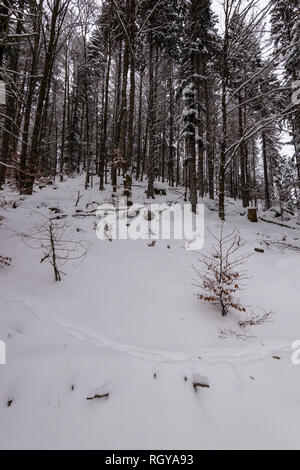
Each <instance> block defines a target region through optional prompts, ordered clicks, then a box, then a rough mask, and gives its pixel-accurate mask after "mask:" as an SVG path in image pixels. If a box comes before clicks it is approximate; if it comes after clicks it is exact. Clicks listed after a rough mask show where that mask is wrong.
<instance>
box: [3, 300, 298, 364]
mask: <svg viewBox="0 0 300 470" xmlns="http://www.w3.org/2000/svg"><path fill="white" fill-rule="evenodd" d="M0 300H3V301H6V302H19V303H23V304H24V305H25V306H26V307H27V309H28V310H30V312H31V313H32V315H33V316H34V317H35V318H36V319H38V320H39V322H41V323H43V324H44V325H47V326H49V327H52V328H56V329H58V330H60V331H62V332H64V333H66V334H67V335H69V336H71V337H73V338H75V339H77V340H79V341H83V342H86V343H90V344H93V345H96V346H98V347H101V348H104V349H109V350H112V351H114V352H120V353H125V354H128V355H129V356H132V357H134V358H137V359H140V360H142V361H148V362H185V361H198V362H199V360H201V362H202V363H208V364H216V363H228V362H229V363H237V362H242V363H250V362H255V361H260V360H263V359H266V358H268V357H271V356H272V355H274V354H275V353H277V354H278V353H280V354H290V353H291V343H292V341H291V340H280V339H272V340H270V339H263V338H261V339H260V340H257V341H255V342H251V344H247V345H245V344H244V345H243V346H235V347H227V348H226V347H224V348H222V347H219V348H205V349H204V348H199V349H197V350H194V351H167V350H162V349H153V348H147V347H141V346H138V345H132V344H126V343H120V342H118V341H115V340H114V339H112V338H109V337H106V336H104V335H102V334H100V333H96V334H95V333H94V332H92V331H90V330H88V329H81V328H78V327H76V326H72V325H69V324H67V323H65V322H63V321H60V320H59V321H58V320H49V317H50V316H53V315H54V312H52V311H51V312H50V311H47V308H45V306H42V307H40V306H36V305H34V304H33V303H32V299H28V298H26V299H24V298H23V299H20V298H4V297H0ZM41 311H44V312H45V317H46V318H44V316H43V317H42V316H41V315H40V314H39V313H38V312H41ZM55 316H56V318H58V317H59V315H58V314H57V313H56V314H55Z"/></svg>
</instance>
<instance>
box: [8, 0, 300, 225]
mask: <svg viewBox="0 0 300 470" xmlns="http://www.w3.org/2000/svg"><path fill="white" fill-rule="evenodd" d="M222 10H223V11H222V15H221V17H220V18H219V17H218V15H216V13H215V11H214V9H213V6H212V2H211V1H210V0H201V1H199V0H194V1H193V0H188V1H185V2H182V1H178V0H159V1H157V0H141V1H137V0H122V1H121V0H119V1H118V0H107V1H106V0H103V1H102V2H97V1H93V0H89V1H86V0H76V1H73V0H66V1H63V0H55V1H48V2H46V1H44V0H41V1H39V2H37V1H26V0H22V1H9V0H5V1H3V3H2V6H1V13H0V15H1V16H0V31H1V43H0V79H1V81H2V82H4V84H5V85H6V87H5V90H6V94H5V100H3V104H2V105H1V107H0V110H1V111H0V112H1V115H0V117H1V121H0V126H1V141H0V145H1V147H0V148H1V152H0V185H3V184H4V183H5V181H7V180H8V181H14V182H15V184H17V186H18V188H19V191H20V193H21V194H31V193H32V191H33V187H34V184H35V183H36V182H39V181H40V180H41V178H48V180H49V181H52V180H54V179H55V178H59V179H60V180H61V181H62V180H63V178H64V176H65V175H69V176H70V175H73V174H78V173H82V172H84V173H85V175H86V177H85V187H86V188H87V187H88V186H89V185H90V184H91V182H93V184H98V186H99V190H100V191H101V190H103V189H104V187H105V186H107V185H108V184H109V185H111V188H112V191H116V188H117V185H118V184H121V185H124V189H125V190H128V191H129V192H130V190H131V184H132V181H133V180H135V181H143V180H146V181H147V196H148V198H155V182H156V181H160V182H163V183H164V182H165V181H166V182H168V184H169V185H170V186H171V187H174V186H175V187H178V186H180V187H184V188H185V199H186V200H189V201H191V203H192V207H193V210H194V211H195V207H196V204H197V201H198V199H199V198H200V199H201V198H203V196H206V195H208V196H209V198H210V199H212V200H213V199H214V198H217V200H218V210H219V217H220V218H221V219H222V220H224V219H225V207H224V198H225V196H229V197H232V198H234V199H240V200H242V201H243V206H244V207H248V206H249V205H252V206H254V207H255V206H256V205H257V201H258V200H261V201H263V204H264V207H265V208H266V209H269V208H270V207H271V206H272V204H274V203H277V204H279V205H280V207H281V208H283V209H285V210H287V211H292V212H295V211H296V210H297V209H298V210H299V200H300V111H299V96H298V95H297V91H298V89H299V81H298V82H297V80H298V79H299V67H300V63H299V62H300V61H299V50H300V48H299V45H300V32H299V28H300V26H299V21H300V15H299V3H298V1H297V0H290V1H289V2H286V1H284V0H271V1H269V2H265V3H264V4H262V3H261V2H258V1H257V0H251V1H247V2H242V1H238V0H226V1H225V2H224V5H223V9H222ZM283 136H284V138H283ZM288 144H289V151H286V150H287V146H288ZM291 146H292V148H293V150H292V151H290V148H291ZM93 176H98V178H99V181H97V182H96V179H95V178H93Z"/></svg>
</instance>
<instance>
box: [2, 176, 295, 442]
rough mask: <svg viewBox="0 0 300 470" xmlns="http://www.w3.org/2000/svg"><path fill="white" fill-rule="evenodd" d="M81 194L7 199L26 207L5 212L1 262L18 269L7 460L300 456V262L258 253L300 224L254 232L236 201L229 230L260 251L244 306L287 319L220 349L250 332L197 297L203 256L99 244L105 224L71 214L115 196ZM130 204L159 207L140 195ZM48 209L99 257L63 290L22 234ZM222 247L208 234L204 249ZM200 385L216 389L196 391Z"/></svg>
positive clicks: (177, 246) (64, 189)
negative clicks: (161, 454)
mask: <svg viewBox="0 0 300 470" xmlns="http://www.w3.org/2000/svg"><path fill="white" fill-rule="evenodd" d="M83 188H84V178H83V176H79V177H76V178H69V179H67V180H66V181H65V182H63V183H56V184H55V186H54V187H53V186H52V187H51V186H49V187H46V188H43V189H41V190H39V189H38V188H37V189H36V192H35V194H34V195H33V196H31V197H29V196H26V197H25V196H24V197H22V198H20V196H18V194H17V193H15V192H14V191H13V190H12V189H11V188H9V187H7V188H6V189H5V190H4V191H3V192H2V196H4V197H5V199H6V200H7V201H8V202H10V201H17V206H18V207H17V208H16V209H13V207H12V204H7V205H4V206H3V207H2V208H0V216H3V217H4V220H2V221H0V224H1V225H0V237H1V250H0V254H1V255H3V256H11V257H12V258H13V261H12V266H10V267H6V268H3V269H1V270H0V312H1V313H0V340H2V341H5V342H6V347H7V365H5V366H4V365H0V448H1V449H91V448H93V449H179V448H180V449H214V448H216V449H242V448H244V449H246V448H249V449H254V448H256V449H265V448H270V449H279V448H280V449H293V448H296V449H299V430H298V423H299V419H300V408H299V396H298V395H299V386H300V369H299V366H298V367H297V366H295V365H293V363H292V361H291V356H292V353H293V350H292V343H293V342H294V341H295V340H297V339H300V338H299V335H300V316H299V307H298V304H299V288H300V263H299V254H298V253H297V252H292V251H285V252H284V253H282V252H281V251H280V250H278V249H276V248H267V247H266V246H265V245H263V246H261V245H260V243H261V241H260V240H261V239H266V238H267V237H270V239H273V240H279V239H282V237H283V236H285V237H286V238H287V242H290V243H297V240H295V239H296V238H299V239H300V229H299V226H297V225H296V224H295V223H294V222H293V220H290V221H289V222H288V224H289V225H291V226H293V227H294V229H289V228H285V227H280V226H277V225H274V224H269V223H266V222H262V221H259V222H258V223H257V224H253V223H251V222H249V221H248V220H247V218H246V216H241V215H240V213H242V208H241V206H240V205H239V203H235V202H234V201H231V200H228V201H227V214H228V217H227V222H226V224H225V229H226V228H227V229H228V230H229V229H230V227H232V226H237V227H238V228H239V230H240V232H241V236H242V238H243V239H244V240H246V241H247V247H246V248H247V250H248V251H250V252H253V256H252V257H251V258H250V260H249V279H248V280H247V281H246V285H247V288H246V289H245V290H244V291H242V292H241V293H240V300H241V301H242V303H243V304H246V305H248V304H250V305H260V306H263V307H264V308H266V309H267V310H273V311H275V312H276V313H275V315H274V318H273V322H272V323H267V324H264V325H262V326H257V327H247V329H246V330H245V332H246V334H247V335H249V336H254V338H249V339H247V341H239V340H238V339H237V338H235V337H232V336H229V337H228V338H226V339H222V338H221V337H220V331H221V330H223V329H233V330H239V326H238V318H237V316H235V315H231V316H228V317H226V318H222V317H221V315H220V313H219V312H218V311H217V310H216V308H215V307H213V306H209V305H207V304H203V303H201V302H199V301H198V300H197V299H196V297H195V294H196V293H197V292H196V288H195V287H194V286H193V279H194V276H195V274H194V271H193V269H192V264H194V263H197V253H195V252H191V251H187V250H185V249H184V245H185V243H184V241H178V240H175V241H174V240H171V241H168V240H158V241H157V242H156V244H155V246H153V247H149V246H148V244H149V242H147V240H137V241H132V240H120V241H118V240H113V241H112V242H110V241H109V240H99V239H98V238H97V236H96V232H95V226H96V222H97V219H96V216H89V217H82V218H81V217H72V215H74V214H75V211H76V210H83V211H88V210H93V209H96V208H97V204H98V203H101V202H106V203H111V191H110V188H109V187H108V189H106V191H104V192H102V193H101V192H99V190H98V189H97V187H96V186H95V187H94V188H93V189H88V190H86V191H85V190H84V189H83ZM78 191H81V194H82V195H83V197H82V198H81V199H80V201H79V203H78V207H76V208H75V202H76V199H77V194H78ZM166 200H168V201H170V200H172V202H173V203H175V202H180V203H182V201H183V198H182V191H180V190H178V191H177V190H176V191H174V190H172V189H169V190H168V194H167V196H158V197H157V198H156V200H155V201H154V202H155V203H162V202H165V201H166ZM133 201H134V202H135V203H143V204H144V203H147V202H149V201H148V200H147V199H146V195H145V188H144V187H143V185H141V183H135V186H134V194H133ZM203 202H204V204H205V217H206V219H205V226H206V228H207V227H209V228H210V230H212V231H213V232H214V233H217V231H218V230H219V221H218V218H217V212H216V211H215V210H214V205H213V204H212V203H209V201H208V200H206V199H205V200H204V201H203ZM87 204H89V206H88V208H86V205H87ZM50 207H52V208H58V209H60V210H61V211H62V214H64V215H68V217H66V218H65V219H64V222H65V223H66V224H67V225H69V229H68V234H69V236H70V237H72V238H73V239H76V240H77V239H80V240H82V241H83V242H84V243H86V244H87V246H88V253H87V255H86V256H85V257H84V258H82V259H78V260H72V261H69V262H68V263H67V264H66V265H65V266H64V268H63V270H64V271H65V272H66V276H63V279H62V282H61V283H55V282H54V280H53V273H52V272H51V266H49V265H48V264H45V263H42V264H41V263H40V259H41V258H42V255H43V252H42V250H40V249H39V248H37V249H35V250H33V249H31V248H30V247H28V246H27V245H25V244H24V243H23V241H22V239H21V237H20V236H18V235H17V234H16V233H17V232H24V233H30V232H32V230H33V228H34V227H35V226H36V224H39V223H40V222H41V221H42V220H43V215H46V216H48V217H49V216H53V217H54V216H56V215H57V214H54V213H52V212H51V211H50V210H49V208H50ZM268 217H269V218H271V217H272V214H271V213H270V214H268ZM273 220H277V221H278V219H274V218H273ZM78 230H79V231H78ZM211 243H212V239H211V237H210V236H209V233H208V232H207V231H206V238H205V247H204V248H205V249H207V248H209V246H210V244H211ZM255 247H261V248H263V249H264V250H265V252H264V253H256V252H254V248H255ZM243 331H244V330H243ZM274 356H276V357H277V356H278V357H280V360H277V359H274ZM194 383H203V384H206V385H209V388H200V387H197V390H196V391H195V388H194V386H193V384H194ZM107 393H108V394H109V396H108V397H100V398H95V399H93V400H87V398H89V397H93V396H95V395H99V396H101V395H106V394H107ZM10 400H12V403H11V405H10V406H8V401H10Z"/></svg>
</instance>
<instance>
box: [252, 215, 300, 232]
mask: <svg viewBox="0 0 300 470" xmlns="http://www.w3.org/2000/svg"><path fill="white" fill-rule="evenodd" d="M260 220H262V221H263V222H268V223H269V224H274V225H279V226H280V227H286V228H291V229H292V230H296V227H291V226H290V225H286V224H283V223H280V222H274V220H268V219H264V218H263V217H260Z"/></svg>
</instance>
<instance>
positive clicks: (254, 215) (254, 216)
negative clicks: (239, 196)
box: [248, 208, 258, 222]
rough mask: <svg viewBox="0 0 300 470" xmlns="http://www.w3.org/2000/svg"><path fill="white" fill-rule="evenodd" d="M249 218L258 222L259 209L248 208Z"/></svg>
mask: <svg viewBox="0 0 300 470" xmlns="http://www.w3.org/2000/svg"><path fill="white" fill-rule="evenodd" d="M248 220H250V222H258V217H257V209H256V208H254V209H248Z"/></svg>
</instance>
